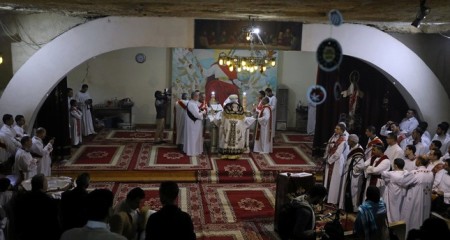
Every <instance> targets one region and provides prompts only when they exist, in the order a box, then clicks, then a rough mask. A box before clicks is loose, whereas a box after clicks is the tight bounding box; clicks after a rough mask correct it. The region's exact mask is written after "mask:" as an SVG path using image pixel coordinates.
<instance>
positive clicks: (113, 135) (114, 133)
mask: <svg viewBox="0 0 450 240" xmlns="http://www.w3.org/2000/svg"><path fill="white" fill-rule="evenodd" d="M154 137H155V131H154V130H104V131H102V132H100V133H98V134H97V136H96V137H95V138H94V140H93V141H97V142H98V141H115V142H117V141H131V142H153V141H154V140H155V139H154ZM163 138H164V140H165V141H167V142H170V141H172V131H164V133H163Z"/></svg>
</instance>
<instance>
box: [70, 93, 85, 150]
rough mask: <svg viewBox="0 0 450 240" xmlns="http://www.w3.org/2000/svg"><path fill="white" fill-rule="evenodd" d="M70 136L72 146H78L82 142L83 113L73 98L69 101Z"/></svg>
mask: <svg viewBox="0 0 450 240" xmlns="http://www.w3.org/2000/svg"><path fill="white" fill-rule="evenodd" d="M70 105H71V107H70V121H69V124H70V132H71V133H70V136H71V140H72V145H73V146H79V145H80V144H81V143H82V142H83V132H82V131H81V125H82V119H83V113H82V112H81V111H80V109H78V102H77V100H75V99H72V100H71V101H70Z"/></svg>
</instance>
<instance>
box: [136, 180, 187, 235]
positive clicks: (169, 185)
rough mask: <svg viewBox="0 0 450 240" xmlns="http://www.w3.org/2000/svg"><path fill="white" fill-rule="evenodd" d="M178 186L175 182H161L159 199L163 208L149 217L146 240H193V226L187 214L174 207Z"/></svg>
mask: <svg viewBox="0 0 450 240" xmlns="http://www.w3.org/2000/svg"><path fill="white" fill-rule="evenodd" d="M178 192H179V189H178V185H177V184H176V183H175V182H172V181H167V182H162V183H161V185H160V187H159V199H160V201H161V204H162V205H163V207H162V208H161V209H160V210H159V211H158V212H156V213H154V214H152V215H150V218H149V219H148V222H147V228H146V234H145V236H146V238H145V239H146V240H150V239H151V240H159V239H184V240H191V239H192V240H195V239H196V236H195V232H194V225H193V224H192V219H191V216H189V214H187V213H186V212H183V211H181V209H180V208H179V207H178V206H177V205H176V199H177V196H178Z"/></svg>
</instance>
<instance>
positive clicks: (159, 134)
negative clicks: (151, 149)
mask: <svg viewBox="0 0 450 240" xmlns="http://www.w3.org/2000/svg"><path fill="white" fill-rule="evenodd" d="M155 98H156V100H155V108H156V132H155V144H161V143H166V141H164V140H163V139H164V134H163V133H164V123H165V120H166V113H167V102H168V101H169V94H168V93H167V90H164V93H163V92H161V91H156V92H155Z"/></svg>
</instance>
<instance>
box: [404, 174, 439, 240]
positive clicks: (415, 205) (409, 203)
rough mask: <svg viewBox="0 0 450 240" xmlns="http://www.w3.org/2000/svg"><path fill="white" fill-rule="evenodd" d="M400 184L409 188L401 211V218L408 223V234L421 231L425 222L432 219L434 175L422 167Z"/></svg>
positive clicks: (408, 175) (406, 176)
mask: <svg viewBox="0 0 450 240" xmlns="http://www.w3.org/2000/svg"><path fill="white" fill-rule="evenodd" d="M400 184H401V185H402V186H403V187H406V188H408V192H407V194H406V197H405V199H404V201H403V206H402V210H401V217H402V219H404V220H405V222H406V232H408V231H409V230H411V229H414V228H415V229H419V228H420V226H422V223H423V221H425V219H427V218H429V217H430V211H431V188H432V187H433V173H432V172H431V171H429V170H427V169H426V168H425V167H424V166H420V167H418V168H417V170H413V171H411V172H410V173H409V174H407V175H405V177H404V178H403V179H402V180H401V183H400Z"/></svg>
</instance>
